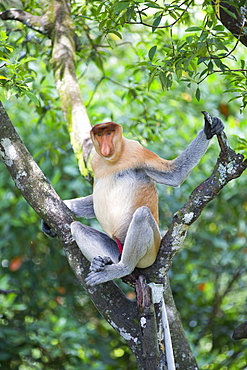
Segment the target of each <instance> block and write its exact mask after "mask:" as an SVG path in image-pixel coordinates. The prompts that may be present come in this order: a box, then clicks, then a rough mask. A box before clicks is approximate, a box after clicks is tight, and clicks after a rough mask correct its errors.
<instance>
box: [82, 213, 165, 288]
mask: <svg viewBox="0 0 247 370" xmlns="http://www.w3.org/2000/svg"><path fill="white" fill-rule="evenodd" d="M159 245H160V233H159V229H158V226H157V223H156V221H155V220H154V218H153V216H152V214H151V212H150V210H149V209H148V208H147V207H140V208H138V209H137V210H136V212H135V213H134V215H133V218H132V221H131V223H130V226H129V229H128V232H127V236H126V239H125V242H124V248H123V254H122V257H121V260H120V262H118V263H115V264H112V265H107V266H105V268H104V269H103V270H102V271H99V272H97V271H94V272H91V273H90V274H89V275H88V277H87V279H86V282H87V284H88V285H91V286H93V285H96V284H100V283H104V282H106V281H109V280H113V279H116V278H121V277H123V276H126V275H129V274H130V273H131V272H132V271H133V270H134V268H135V267H136V266H137V265H139V262H140V266H139V267H147V266H150V265H151V264H152V263H153V262H154V261H155V258H156V255H157V251H158V248H159ZM142 262H143V263H142Z"/></svg>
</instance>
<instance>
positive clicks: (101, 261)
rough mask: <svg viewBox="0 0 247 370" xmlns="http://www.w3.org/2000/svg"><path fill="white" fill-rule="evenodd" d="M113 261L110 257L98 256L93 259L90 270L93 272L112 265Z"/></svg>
mask: <svg viewBox="0 0 247 370" xmlns="http://www.w3.org/2000/svg"><path fill="white" fill-rule="evenodd" d="M112 264H113V261H112V260H111V258H110V257H106V256H105V257H101V256H97V257H94V258H93V259H92V262H91V266H90V271H92V272H99V271H102V270H104V268H105V266H106V265H112Z"/></svg>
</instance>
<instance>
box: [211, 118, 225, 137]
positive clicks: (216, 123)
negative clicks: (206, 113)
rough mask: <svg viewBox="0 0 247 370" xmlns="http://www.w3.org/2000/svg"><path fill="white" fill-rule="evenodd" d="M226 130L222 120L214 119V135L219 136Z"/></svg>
mask: <svg viewBox="0 0 247 370" xmlns="http://www.w3.org/2000/svg"><path fill="white" fill-rule="evenodd" d="M224 128H225V126H224V123H223V122H222V121H221V119H220V118H218V117H212V126H211V132H212V134H213V135H219V134H220V133H221V132H222V131H223V130H224Z"/></svg>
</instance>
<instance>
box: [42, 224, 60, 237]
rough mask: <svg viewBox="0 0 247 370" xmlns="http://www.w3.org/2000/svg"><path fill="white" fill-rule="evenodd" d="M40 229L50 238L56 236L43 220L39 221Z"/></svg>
mask: <svg viewBox="0 0 247 370" xmlns="http://www.w3.org/2000/svg"><path fill="white" fill-rule="evenodd" d="M41 229H42V231H43V233H44V234H45V235H47V236H50V237H51V238H55V237H56V236H57V234H56V233H55V231H53V230H52V229H51V228H50V226H49V225H47V224H46V223H45V221H43V220H42V221H41Z"/></svg>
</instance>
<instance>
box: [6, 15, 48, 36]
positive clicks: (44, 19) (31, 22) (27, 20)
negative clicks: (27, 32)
mask: <svg viewBox="0 0 247 370" xmlns="http://www.w3.org/2000/svg"><path fill="white" fill-rule="evenodd" d="M0 18H1V19H2V20H3V21H6V20H14V21H19V22H21V23H23V24H25V25H26V26H27V27H29V28H31V29H32V30H34V31H37V32H39V33H42V34H43V35H46V36H49V35H50V34H51V30H52V27H53V24H52V23H51V22H49V18H48V16H47V15H46V14H44V15H42V16H40V15H33V14H31V13H28V12H25V11H23V10H21V9H9V10H5V11H4V12H2V13H0Z"/></svg>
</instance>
